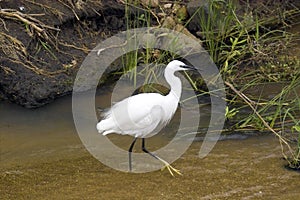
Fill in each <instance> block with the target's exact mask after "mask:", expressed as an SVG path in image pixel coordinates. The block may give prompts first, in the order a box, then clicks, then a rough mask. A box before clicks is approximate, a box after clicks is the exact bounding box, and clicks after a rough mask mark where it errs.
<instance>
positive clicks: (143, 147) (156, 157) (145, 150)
mask: <svg viewBox="0 0 300 200" xmlns="http://www.w3.org/2000/svg"><path fill="white" fill-rule="evenodd" d="M142 150H143V151H144V152H145V153H147V154H149V155H151V156H152V157H154V158H155V159H157V160H161V159H160V158H159V157H158V156H156V155H154V154H153V153H151V152H150V151H148V150H147V149H146V147H145V138H142Z"/></svg>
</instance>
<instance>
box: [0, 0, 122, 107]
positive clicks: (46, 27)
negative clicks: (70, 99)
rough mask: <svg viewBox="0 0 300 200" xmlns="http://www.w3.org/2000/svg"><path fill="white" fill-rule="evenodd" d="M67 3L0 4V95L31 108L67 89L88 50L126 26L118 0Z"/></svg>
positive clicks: (21, 1) (21, 2)
mask: <svg viewBox="0 0 300 200" xmlns="http://www.w3.org/2000/svg"><path fill="white" fill-rule="evenodd" d="M72 2H73V1H53V2H51V3H50V4H49V3H48V1H43V0H40V1H30V0H20V1H1V2H0V8H1V11H0V17H1V23H0V41H1V45H0V46H1V48H0V99H7V100H9V101H11V102H15V103H17V104H20V105H22V106H25V107H29V108H31V107H39V106H42V105H44V104H46V103H49V102H51V101H52V100H53V99H55V98H57V97H59V96H63V95H65V94H68V93H70V92H71V90H72V83H73V80H74V77H75V75H76V71H77V70H78V68H79V66H80V64H81V62H82V61H83V59H84V58H85V56H86V55H87V54H88V52H89V50H90V49H92V48H94V47H95V45H96V44H97V43H98V42H100V41H101V40H103V39H104V38H106V37H108V36H110V35H112V34H114V33H116V32H118V31H120V30H124V29H125V23H124V5H122V4H120V3H117V1H103V2H101V1H88V2H85V1H76V2H74V3H72Z"/></svg>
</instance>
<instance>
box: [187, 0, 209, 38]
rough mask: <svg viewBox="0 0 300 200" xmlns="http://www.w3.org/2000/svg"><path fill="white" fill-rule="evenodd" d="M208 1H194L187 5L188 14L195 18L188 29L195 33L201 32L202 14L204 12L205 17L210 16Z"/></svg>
mask: <svg viewBox="0 0 300 200" xmlns="http://www.w3.org/2000/svg"><path fill="white" fill-rule="evenodd" d="M207 2H208V1H207V0H192V1H190V2H189V3H188V4H187V13H188V14H189V16H193V18H192V19H191V21H190V23H189V24H188V29H189V30H190V31H191V32H192V33H195V32H197V31H199V30H200V23H199V21H200V18H201V17H203V16H202V15H201V12H202V11H204V16H207V14H208V3H207ZM201 9H202V11H201V12H200V10H201Z"/></svg>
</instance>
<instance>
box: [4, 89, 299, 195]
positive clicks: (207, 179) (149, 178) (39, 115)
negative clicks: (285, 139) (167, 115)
mask: <svg viewBox="0 0 300 200" xmlns="http://www.w3.org/2000/svg"><path fill="white" fill-rule="evenodd" d="M109 99H110V93H106V94H101V95H98V96H97V98H96V102H97V103H98V105H101V106H103V107H107V106H108V105H109V104H110V103H108V102H110V101H109ZM182 109H186V108H185V107H184V106H183V108H182ZM206 109H207V108H205V106H204V107H203V110H204V111H203V112H202V113H204V114H202V118H201V119H202V121H203V122H202V123H203V126H204V125H205V121H206V120H205V119H206V118H207V115H205V110H206ZM178 120H179V114H178V112H177V114H176V116H175V119H173V120H172V121H171V124H170V126H169V127H167V129H164V130H163V131H162V134H160V135H157V136H155V137H154V138H152V139H149V142H148V143H147V144H148V148H149V150H152V151H154V150H156V149H159V148H160V147H162V146H164V145H166V144H167V143H168V141H169V140H170V138H171V137H172V134H169V132H172V130H173V129H174V128H173V127H175V128H176V127H177V126H176V124H177V123H178ZM200 126H201V124H200ZM0 137H1V140H0V144H1V164H0V196H1V199H282V198H285V199H298V197H299V196H300V190H299V188H300V181H299V180H300V173H298V172H295V171H289V170H287V169H285V168H284V164H285V161H284V160H283V159H282V154H281V148H280V144H279V143H278V141H277V139H276V138H274V137H273V136H272V135H269V136H268V135H263V136H250V137H247V138H245V137H239V135H237V136H234V137H231V138H225V139H224V140H222V141H219V142H218V143H217V144H216V146H215V147H214V149H213V151H212V152H211V153H210V154H209V155H208V156H207V157H206V158H204V159H200V158H199V157H198V153H199V148H200V146H201V144H202V139H201V137H202V136H199V137H198V139H196V141H195V142H193V144H192V145H191V146H190V147H189V149H188V150H187V152H186V153H184V154H183V155H182V156H181V157H180V158H179V159H178V160H177V161H176V162H174V163H173V166H174V167H176V168H178V169H180V170H181V172H182V173H183V176H176V177H172V176H171V175H170V174H169V173H168V172H167V170H164V171H154V172H150V173H139V174H135V173H126V172H120V171H116V170H114V169H111V168H109V167H107V166H105V165H103V164H102V163H101V162H100V161H98V160H96V159H95V158H94V157H93V156H92V155H91V154H89V153H88V152H87V150H86V149H85V148H84V146H83V144H82V142H81V141H80V139H79V137H78V135H77V133H76V130H75V128H74V125H73V119H72V111H71V97H70V96H69V97H64V98H61V99H59V100H57V101H55V102H53V103H52V104H50V105H47V106H45V107H43V108H39V109H35V110H28V109H25V108H22V107H19V106H16V105H12V104H8V103H3V102H1V103H0ZM110 138H111V139H112V141H113V142H115V143H116V144H117V145H119V146H120V147H122V148H124V149H127V148H128V146H129V145H130V143H131V141H132V138H130V137H125V136H116V135H112V136H110ZM241 139H242V140H241ZM139 145H140V144H137V146H139ZM151 159H152V158H151V157H149V162H150V160H151Z"/></svg>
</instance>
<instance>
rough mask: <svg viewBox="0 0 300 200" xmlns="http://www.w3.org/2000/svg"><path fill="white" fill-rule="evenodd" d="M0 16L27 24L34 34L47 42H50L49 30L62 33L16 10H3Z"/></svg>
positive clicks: (0, 11)
mask: <svg viewBox="0 0 300 200" xmlns="http://www.w3.org/2000/svg"><path fill="white" fill-rule="evenodd" d="M0 16H2V17H3V18H7V19H13V20H17V21H20V22H23V23H25V24H26V25H28V26H29V27H31V28H32V30H33V32H35V33H37V35H38V36H39V37H42V38H44V39H45V40H47V41H50V37H49V35H48V33H47V30H55V31H60V29H58V28H55V27H51V26H48V25H46V24H44V23H43V22H41V21H39V20H38V19H36V18H34V17H32V15H30V14H24V13H21V12H19V11H16V10H14V9H1V10H0ZM29 35H30V36H31V37H32V36H33V33H30V34H29Z"/></svg>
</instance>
